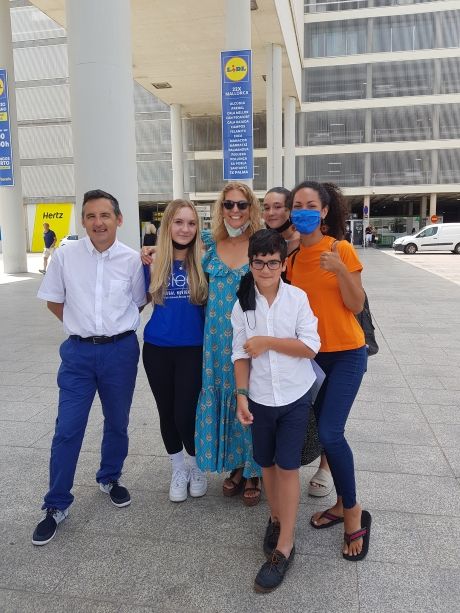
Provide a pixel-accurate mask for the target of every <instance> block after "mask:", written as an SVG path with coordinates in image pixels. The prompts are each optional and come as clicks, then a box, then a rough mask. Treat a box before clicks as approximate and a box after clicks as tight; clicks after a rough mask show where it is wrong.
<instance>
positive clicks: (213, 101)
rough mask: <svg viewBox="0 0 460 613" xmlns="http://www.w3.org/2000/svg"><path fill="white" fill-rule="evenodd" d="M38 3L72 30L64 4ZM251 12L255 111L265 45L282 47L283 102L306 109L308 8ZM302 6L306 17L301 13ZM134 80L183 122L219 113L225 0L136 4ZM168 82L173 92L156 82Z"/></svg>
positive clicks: (259, 104)
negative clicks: (177, 111)
mask: <svg viewBox="0 0 460 613" xmlns="http://www.w3.org/2000/svg"><path fill="white" fill-rule="evenodd" d="M33 4H34V5H35V6H37V7H38V8H39V9H40V10H42V11H43V12H44V13H46V14H47V15H48V16H49V17H51V18H52V19H54V21H56V22H57V23H59V24H60V25H62V26H64V27H66V18H65V1H64V0H34V1H33ZM257 6H258V9H257V10H254V11H251V21H252V51H253V106H254V112H260V111H263V110H265V108H266V86H265V81H264V78H263V77H264V75H265V74H266V73H267V52H266V46H267V44H269V43H273V44H278V45H280V46H281V48H282V79H283V96H293V97H295V98H296V100H297V104H298V105H299V103H300V96H301V92H300V87H301V71H302V68H301V67H302V61H303V58H302V56H303V50H302V48H301V46H302V41H303V5H302V2H299V1H298V0H257ZM299 7H300V8H301V9H302V10H299ZM131 9H132V10H131V16H132V24H131V25H132V52H133V76H134V79H135V80H136V81H137V82H138V83H139V84H140V85H142V86H143V87H144V88H145V89H146V90H148V91H150V92H152V93H153V94H154V95H155V96H157V97H158V98H159V99H160V100H163V101H164V102H166V103H167V104H172V103H176V104H181V105H182V107H183V114H184V115H187V114H188V115H205V114H207V115H214V114H219V113H220V111H221V101H220V52H221V51H222V50H223V45H224V38H225V35H224V32H225V2H224V1H223V0H220V1H216V0H169V1H165V0H131ZM159 82H167V83H169V84H170V85H171V88H168V89H156V88H155V87H154V86H153V85H152V83H159Z"/></svg>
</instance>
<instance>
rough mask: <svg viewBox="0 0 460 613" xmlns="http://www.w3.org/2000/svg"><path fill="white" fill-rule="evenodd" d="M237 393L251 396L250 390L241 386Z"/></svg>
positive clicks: (247, 396)
mask: <svg viewBox="0 0 460 613" xmlns="http://www.w3.org/2000/svg"><path fill="white" fill-rule="evenodd" d="M236 395H237V396H246V398H249V392H248V390H247V389H245V388H244V387H239V388H238V389H237V390H236Z"/></svg>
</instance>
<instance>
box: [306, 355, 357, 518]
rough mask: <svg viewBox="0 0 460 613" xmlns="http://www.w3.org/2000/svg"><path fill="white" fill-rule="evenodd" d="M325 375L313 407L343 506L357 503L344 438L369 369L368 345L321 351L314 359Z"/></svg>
mask: <svg viewBox="0 0 460 613" xmlns="http://www.w3.org/2000/svg"><path fill="white" fill-rule="evenodd" d="M315 360H316V362H317V363H318V364H319V366H321V368H322V369H323V370H324V372H325V374H326V379H325V381H324V383H323V385H322V386H321V389H320V391H319V393H318V396H317V397H316V400H315V404H314V405H313V409H314V411H315V416H316V421H317V424H318V436H319V440H320V443H321V445H322V446H323V448H324V452H325V454H326V457H327V461H328V463H329V466H330V469H331V473H332V477H333V479H334V485H335V489H336V491H337V495H338V496H342V499H343V506H344V507H345V508H346V509H351V508H352V507H354V506H355V504H356V484H355V467H354V463H353V453H352V451H351V449H350V446H349V445H348V443H347V441H346V439H345V424H346V422H347V419H348V415H349V413H350V410H351V407H352V405H353V402H354V400H355V398H356V394H357V393H358V390H359V386H360V385H361V381H362V378H363V375H364V373H365V372H366V368H367V350H366V347H365V346H364V347H361V348H360V349H351V350H349V351H331V352H323V353H321V352H320V353H318V355H317V356H316V358H315Z"/></svg>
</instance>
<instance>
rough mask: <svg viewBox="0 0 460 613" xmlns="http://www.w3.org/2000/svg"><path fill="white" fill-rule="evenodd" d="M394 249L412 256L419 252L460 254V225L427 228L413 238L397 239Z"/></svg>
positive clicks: (441, 225)
mask: <svg viewBox="0 0 460 613" xmlns="http://www.w3.org/2000/svg"><path fill="white" fill-rule="evenodd" d="M393 249H394V250H395V251H404V253H410V254H414V253H417V251H452V253H457V254H460V223H438V224H435V225H432V226H425V227H424V228H422V229H421V230H420V231H419V232H416V233H415V234H412V235H411V236H401V237H400V238H397V239H396V240H395V242H394V243H393Z"/></svg>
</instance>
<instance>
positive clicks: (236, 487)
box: [222, 468, 246, 498]
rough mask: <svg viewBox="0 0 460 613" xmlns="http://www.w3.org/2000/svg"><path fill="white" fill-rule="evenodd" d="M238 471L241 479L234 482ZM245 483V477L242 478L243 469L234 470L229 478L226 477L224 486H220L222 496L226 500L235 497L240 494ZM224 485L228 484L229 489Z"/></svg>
mask: <svg viewBox="0 0 460 613" xmlns="http://www.w3.org/2000/svg"><path fill="white" fill-rule="evenodd" d="M240 471H241V479H240V480H239V481H238V482H237V481H235V480H234V478H233V477H234V476H235V475H236V474H237V473H238V472H240ZM245 483H246V479H245V477H243V469H242V468H235V469H234V470H232V472H231V473H230V477H227V478H226V479H225V480H224V485H223V486H222V493H223V495H224V496H227V497H228V498H231V497H232V496H236V495H237V494H239V493H240V492H241V490H242V489H243V487H244V485H245ZM225 484H229V485H231V487H225Z"/></svg>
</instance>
